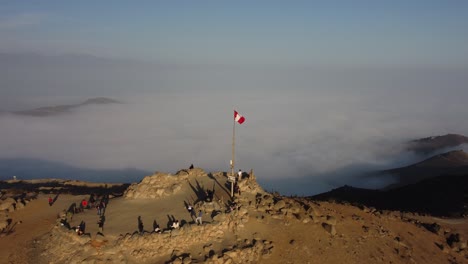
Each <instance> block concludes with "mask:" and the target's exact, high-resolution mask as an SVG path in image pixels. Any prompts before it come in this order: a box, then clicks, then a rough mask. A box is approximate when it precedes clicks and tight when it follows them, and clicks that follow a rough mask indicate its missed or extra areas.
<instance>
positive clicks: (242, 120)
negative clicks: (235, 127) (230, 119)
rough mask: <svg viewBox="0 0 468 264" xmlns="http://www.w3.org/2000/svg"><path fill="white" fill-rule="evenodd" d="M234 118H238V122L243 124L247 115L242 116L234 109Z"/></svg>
mask: <svg viewBox="0 0 468 264" xmlns="http://www.w3.org/2000/svg"><path fill="white" fill-rule="evenodd" d="M234 120H236V121H237V123H239V124H242V123H244V121H245V117H243V116H241V115H240V114H239V113H237V111H236V110H234Z"/></svg>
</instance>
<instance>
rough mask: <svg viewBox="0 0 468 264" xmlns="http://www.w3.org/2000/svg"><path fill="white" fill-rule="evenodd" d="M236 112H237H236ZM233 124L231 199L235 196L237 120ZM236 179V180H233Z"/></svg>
mask: <svg viewBox="0 0 468 264" xmlns="http://www.w3.org/2000/svg"><path fill="white" fill-rule="evenodd" d="M234 111H235V110H234ZM232 120H233V124H232V159H231V176H232V178H231V197H233V196H234V181H235V177H234V159H235V154H234V146H235V142H236V119H235V118H233V119H232ZM233 179H234V180H233Z"/></svg>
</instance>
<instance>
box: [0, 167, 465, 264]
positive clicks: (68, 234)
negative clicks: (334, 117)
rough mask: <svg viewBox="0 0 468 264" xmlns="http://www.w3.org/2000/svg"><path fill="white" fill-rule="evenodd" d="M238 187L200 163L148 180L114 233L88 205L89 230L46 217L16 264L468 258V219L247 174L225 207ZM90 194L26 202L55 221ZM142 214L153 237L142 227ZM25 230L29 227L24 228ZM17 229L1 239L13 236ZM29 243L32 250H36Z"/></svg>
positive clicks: (114, 216)
mask: <svg viewBox="0 0 468 264" xmlns="http://www.w3.org/2000/svg"><path fill="white" fill-rule="evenodd" d="M164 184H165V185H166V186H167V187H165V188H164V189H160V188H159V187H158V186H161V185H164ZM228 187H229V184H227V179H226V176H225V173H216V174H207V173H205V172H203V171H202V170H199V169H196V170H193V171H188V172H187V173H186V174H185V173H180V174H178V175H164V174H157V175H154V176H151V177H147V178H145V179H144V180H143V181H142V182H141V183H140V184H138V185H132V186H131V187H130V188H129V191H127V193H126V195H125V196H124V197H116V198H112V199H110V202H109V204H108V207H107V209H106V212H105V216H106V222H105V226H104V231H103V234H104V236H101V235H98V234H97V231H98V227H97V224H96V223H97V220H98V215H97V211H96V210H95V209H88V210H85V211H84V212H83V213H78V214H76V215H74V216H73V220H71V221H70V224H71V225H72V226H74V225H76V224H78V223H80V222H81V221H85V222H86V233H89V235H84V236H78V235H77V234H76V233H75V231H73V230H68V229H67V228H65V227H64V226H61V225H60V224H55V225H54V224H52V223H49V222H48V223H44V224H43V227H44V228H50V229H51V231H50V232H48V233H47V234H45V235H44V236H42V237H41V238H37V239H36V240H35V242H32V241H31V239H32V238H33V236H31V237H29V238H27V237H24V238H22V241H24V242H25V243H26V242H27V243H26V244H25V245H23V246H22V247H21V248H18V247H16V246H13V248H14V249H12V250H14V252H15V253H13V254H10V255H9V259H8V261H11V262H12V263H24V262H18V261H17V260H21V261H22V260H24V259H20V256H24V258H27V259H28V261H29V262H30V263H51V262H54V263H468V254H467V250H466V237H467V235H468V234H467V233H466V232H465V231H466V230H467V229H466V227H467V221H466V219H458V220H456V221H455V220H454V221H452V220H447V219H436V218H432V217H429V218H426V219H422V220H424V221H430V222H429V224H432V222H436V223H437V226H438V228H436V229H437V231H435V230H433V231H435V232H431V231H429V230H428V228H426V227H425V226H429V225H423V224H424V223H423V222H421V221H422V220H421V219H418V217H420V216H417V215H413V214H404V213H401V212H399V211H381V210H376V209H372V208H368V207H363V206H361V207H355V206H351V205H349V204H340V203H333V202H320V201H316V200H313V199H312V200H311V199H308V198H291V197H283V196H279V195H274V194H270V193H267V192H264V191H263V190H262V189H261V188H260V186H258V184H257V183H256V181H255V178H254V177H253V176H252V177H250V178H246V179H243V180H241V181H240V183H239V187H240V191H241V193H240V194H237V195H236V198H235V199H234V200H233V202H235V203H236V206H235V207H234V210H233V211H225V207H226V204H227V203H228V201H229V191H228ZM207 189H210V190H213V189H214V195H213V200H212V201H209V200H206V192H205V191H206V190H207ZM156 193H157V195H156ZM150 197H152V198H150ZM81 199H82V196H76V197H74V198H72V199H67V200H65V199H64V200H63V201H62V203H61V204H60V206H59V204H58V203H57V206H56V205H54V206H53V207H49V208H48V205H47V204H46V205H47V206H46V209H47V210H42V209H44V208H43V207H42V209H41V207H40V206H41V205H42V206H43V204H44V203H46V202H45V201H43V200H37V203H30V204H28V205H27V206H26V207H25V208H23V209H21V210H24V212H25V213H24V214H25V216H23V217H24V220H23V222H26V221H28V222H29V221H30V220H28V219H31V218H37V217H36V215H37V210H39V211H42V212H44V213H45V212H49V213H47V215H48V216H49V217H52V218H53V215H54V214H57V213H60V212H61V211H62V209H66V208H67V207H68V205H67V203H70V202H79V201H81ZM39 201H41V202H39ZM58 201H60V199H59V200H58ZM58 201H57V202H58ZM184 201H185V202H187V203H192V202H193V203H195V204H194V206H195V208H196V209H197V210H202V211H203V212H204V215H203V222H204V223H203V225H196V224H194V222H193V218H192V217H191V216H190V214H189V213H188V212H187V210H186V209H185V205H184ZM43 202H44V203H43ZM52 208H54V209H52ZM49 209H50V210H49ZM18 212H19V211H18ZM27 212H30V213H27ZM138 216H140V217H141V219H142V224H143V226H144V228H143V229H144V232H143V234H138V232H136V231H137V229H138V220H137V219H138ZM172 216H174V218H176V219H178V220H180V221H181V222H182V223H183V225H182V227H181V228H180V229H177V230H168V231H166V232H163V233H162V234H159V233H154V232H152V229H153V221H155V220H156V221H157V223H159V224H160V226H161V227H162V228H165V227H166V224H167V222H168V221H169V218H171V217H172ZM15 232H18V233H19V232H23V231H21V225H19V226H18V227H17V229H16V231H15ZM24 232H25V233H27V231H26V230H24ZM13 234H14V233H12V234H9V235H6V236H3V237H0V241H2V242H3V243H7V242H5V240H8V239H9V238H13V236H12V235H13ZM448 238H450V239H448ZM454 238H458V240H459V241H458V242H455V241H454ZM23 248H28V249H30V251H29V254H27V255H26V256H25V254H24V250H23Z"/></svg>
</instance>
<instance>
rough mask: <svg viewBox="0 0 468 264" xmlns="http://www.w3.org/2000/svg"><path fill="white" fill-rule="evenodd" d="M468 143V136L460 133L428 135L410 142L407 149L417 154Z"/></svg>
mask: <svg viewBox="0 0 468 264" xmlns="http://www.w3.org/2000/svg"><path fill="white" fill-rule="evenodd" d="M462 144H468V137H465V136H463V135H458V134H447V135H443V136H435V137H427V138H421V139H417V140H412V141H410V142H408V147H407V149H408V150H409V151H413V152H415V153H416V154H429V153H431V152H434V151H437V150H441V149H444V148H450V147H457V146H460V145H462Z"/></svg>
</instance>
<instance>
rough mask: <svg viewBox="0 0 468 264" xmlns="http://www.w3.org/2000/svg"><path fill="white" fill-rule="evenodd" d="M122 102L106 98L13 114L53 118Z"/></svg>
mask: <svg viewBox="0 0 468 264" xmlns="http://www.w3.org/2000/svg"><path fill="white" fill-rule="evenodd" d="M120 103H121V102H119V101H116V100H113V99H110V98H105V97H97V98H91V99H88V100H86V101H84V102H82V103H79V104H71V105H57V106H46V107H40V108H35V109H30V110H23V111H15V112H13V114H16V115H26V116H37V117H40V116H53V115H60V114H64V113H68V112H70V111H71V110H73V109H76V108H78V107H82V106H86V105H93V104H94V105H99V104H120Z"/></svg>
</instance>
